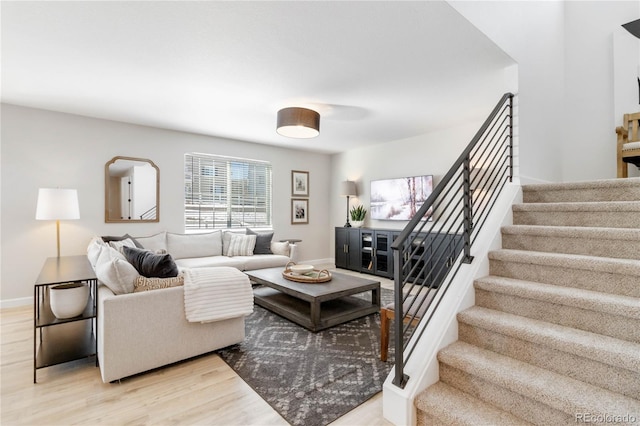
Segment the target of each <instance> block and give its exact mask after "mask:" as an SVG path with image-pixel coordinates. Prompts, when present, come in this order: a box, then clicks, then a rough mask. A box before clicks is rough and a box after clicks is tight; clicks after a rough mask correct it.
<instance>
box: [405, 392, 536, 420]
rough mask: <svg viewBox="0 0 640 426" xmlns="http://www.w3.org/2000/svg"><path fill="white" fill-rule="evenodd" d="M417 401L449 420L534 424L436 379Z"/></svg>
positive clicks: (427, 409)
mask: <svg viewBox="0 0 640 426" xmlns="http://www.w3.org/2000/svg"><path fill="white" fill-rule="evenodd" d="M415 405H416V407H417V408H418V409H420V410H422V411H424V412H426V413H433V412H436V413H437V417H438V418H439V419H441V420H442V421H443V422H445V423H447V424H463V425H479V424H485V425H496V424H503V425H506V424H508V425H529V424H531V423H528V422H525V421H524V420H522V419H520V418H518V417H516V416H514V415H512V414H510V413H508V412H506V411H503V410H500V409H499V408H497V407H494V406H493V405H491V404H487V403H486V402H484V401H481V400H479V399H478V398H475V397H474V396H472V395H469V394H468V393H466V392H463V391H461V390H459V389H456V388H454V387H452V386H449V385H448V384H446V383H443V382H437V383H436V384H434V385H432V386H430V387H429V388H427V389H425V390H424V391H423V392H422V393H420V395H418V397H417V398H416V401H415Z"/></svg>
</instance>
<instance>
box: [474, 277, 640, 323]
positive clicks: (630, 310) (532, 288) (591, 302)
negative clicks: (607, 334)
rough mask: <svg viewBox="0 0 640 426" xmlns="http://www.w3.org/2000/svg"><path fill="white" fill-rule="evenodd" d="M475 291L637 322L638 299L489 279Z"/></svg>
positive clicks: (639, 314)
mask: <svg viewBox="0 0 640 426" xmlns="http://www.w3.org/2000/svg"><path fill="white" fill-rule="evenodd" d="M474 285H475V287H476V288H480V289H483V290H487V291H494V292H498V293H502V294H509V295H514V296H518V297H523V298H527V299H536V300H541V301H546V302H550V303H555V304H558V305H564V306H572V307H577V308H581V309H587V310H593V311H598V312H604V313H607V314H611V315H619V316H624V317H627V318H633V319H640V298H637V297H631V296H622V295H618V294H611V293H602V292H599V291H591V290H584V289H581V288H575V287H563V286H558V285H553V284H543V283H538V282H534V281H524V280H518V279H514V278H506V277H498V276H494V275H489V276H487V277H484V278H479V279H477V280H476V281H475V282H474Z"/></svg>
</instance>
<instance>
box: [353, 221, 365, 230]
mask: <svg viewBox="0 0 640 426" xmlns="http://www.w3.org/2000/svg"><path fill="white" fill-rule="evenodd" d="M362 225H364V220H352V221H351V226H353V227H354V228H362Z"/></svg>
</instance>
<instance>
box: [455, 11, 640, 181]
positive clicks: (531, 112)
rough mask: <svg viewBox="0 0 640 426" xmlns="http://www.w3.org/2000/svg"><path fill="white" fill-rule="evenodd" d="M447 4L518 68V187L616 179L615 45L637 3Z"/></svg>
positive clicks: (634, 15)
mask: <svg viewBox="0 0 640 426" xmlns="http://www.w3.org/2000/svg"><path fill="white" fill-rule="evenodd" d="M449 4H451V5H452V6H453V7H454V8H455V9H456V10H458V12H460V13H461V14H462V15H463V16H465V17H466V18H467V19H468V20H469V21H470V22H472V23H473V24H474V25H476V26H477V27H478V28H479V29H480V30H482V31H483V32H484V33H485V34H487V36H489V38H491V39H492V40H493V41H494V42H495V43H496V44H497V45H498V46H500V47H501V48H502V49H503V50H505V52H507V53H508V54H509V55H510V56H511V57H512V58H514V59H515V60H516V61H517V62H518V70H519V76H518V77H519V92H518V95H519V108H520V109H519V120H520V129H519V136H520V141H519V143H520V172H521V173H520V176H521V177H522V178H523V180H525V181H526V180H530V181H536V180H541V181H575V180H585V179H599V178H613V177H615V173H616V163H615V125H614V122H616V121H617V120H616V121H614V117H613V114H614V110H615V108H614V98H613V78H614V77H613V42H612V38H613V33H614V32H615V31H617V29H618V28H619V27H620V25H622V24H624V23H626V22H629V21H632V20H634V19H637V18H638V15H639V14H640V2H637V1H594V2H589V1H568V2H541V1H524V2H520V1H518V2H504V1H474V2H468V1H449ZM620 119H621V118H620Z"/></svg>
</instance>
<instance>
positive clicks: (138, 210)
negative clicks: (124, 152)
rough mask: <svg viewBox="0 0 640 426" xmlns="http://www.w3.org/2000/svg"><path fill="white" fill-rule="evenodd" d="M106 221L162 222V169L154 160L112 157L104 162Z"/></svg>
mask: <svg viewBox="0 0 640 426" xmlns="http://www.w3.org/2000/svg"><path fill="white" fill-rule="evenodd" d="M104 221H105V222H107V223H113V222H118V223H129V222H159V221H160V169H158V166H156V165H155V164H154V163H153V161H151V160H147V159H146V158H134V157H113V158H112V159H111V160H110V161H108V162H107V164H105V166H104Z"/></svg>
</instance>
